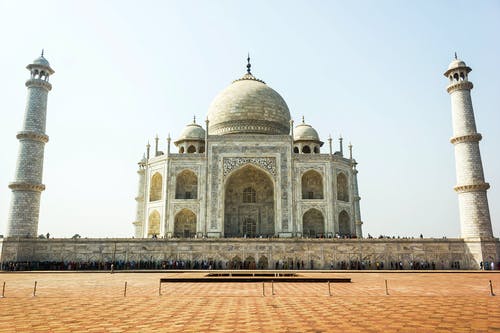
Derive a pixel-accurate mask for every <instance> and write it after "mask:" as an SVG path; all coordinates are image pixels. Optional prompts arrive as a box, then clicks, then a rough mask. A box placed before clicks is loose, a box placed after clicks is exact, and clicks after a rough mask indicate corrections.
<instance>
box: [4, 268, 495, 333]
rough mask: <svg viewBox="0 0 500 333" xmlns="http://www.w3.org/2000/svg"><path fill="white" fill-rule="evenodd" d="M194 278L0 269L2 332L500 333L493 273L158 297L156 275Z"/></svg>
mask: <svg viewBox="0 0 500 333" xmlns="http://www.w3.org/2000/svg"><path fill="white" fill-rule="evenodd" d="M205 273H206V272H204V273H202V274H205ZM197 274H200V273H115V274H109V273H2V274H0V288H1V283H3V281H5V282H6V290H5V298H2V299H0V332H153V331H154V332H212V331H213V332H500V272H498V273H488V272H474V273H424V272H418V273H413V272H411V273H380V272H373V273H365V272H363V273H360V272H349V271H347V272H345V271H344V272H342V273H331V272H328V273H308V272H300V273H299V274H302V275H311V274H321V276H329V277H351V278H352V283H347V284H341V283H338V284H333V283H332V284H331V291H332V296H329V293H328V285H327V284H326V283H274V293H275V295H274V296H273V295H272V290H271V288H272V287H271V283H266V284H265V293H266V296H262V283H258V282H256V283H167V284H163V285H162V288H161V293H162V295H161V296H159V295H158V287H159V279H160V278H161V277H167V276H194V275H197ZM385 280H387V281H388V288H389V295H386V293H385ZM489 280H492V283H493V287H494V289H495V290H496V291H497V294H499V296H491V295H490V288H489ZM34 281H37V291H36V296H35V297H33V287H34ZM125 281H127V285H128V287H127V295H126V297H124V295H123V292H124V285H125Z"/></svg>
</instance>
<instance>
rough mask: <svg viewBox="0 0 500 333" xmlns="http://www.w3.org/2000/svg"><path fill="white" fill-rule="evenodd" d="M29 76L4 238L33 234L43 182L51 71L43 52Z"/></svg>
mask: <svg viewBox="0 0 500 333" xmlns="http://www.w3.org/2000/svg"><path fill="white" fill-rule="evenodd" d="M26 68H27V69H28V70H29V71H30V74H31V75H30V78H29V79H28V81H26V87H28V97H27V101H26V111H25V114H24V125H23V129H22V131H21V132H19V133H17V136H16V137H17V139H18V140H19V153H18V156H17V165H16V175H15V180H14V182H12V183H10V184H9V188H10V189H11V190H12V200H11V205H10V211H9V220H8V222H7V233H6V237H36V236H37V234H38V216H39V213H40V196H41V193H42V191H43V190H45V185H43V184H42V172H43V154H44V147H45V144H46V143H47V142H48V141H49V137H48V136H47V135H46V134H45V122H46V114H47V96H48V93H49V91H50V90H51V89H52V85H51V84H50V83H49V76H50V75H52V74H54V70H53V69H52V68H50V64H49V62H48V61H47V60H46V59H45V58H44V57H43V51H42V55H41V56H40V57H39V58H38V59H36V60H35V61H33V63H32V64H29V65H28V66H27V67H26Z"/></svg>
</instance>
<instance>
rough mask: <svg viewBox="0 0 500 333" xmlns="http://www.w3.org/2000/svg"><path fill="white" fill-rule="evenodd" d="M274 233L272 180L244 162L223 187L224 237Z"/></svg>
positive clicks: (271, 234)
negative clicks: (244, 164)
mask: <svg viewBox="0 0 500 333" xmlns="http://www.w3.org/2000/svg"><path fill="white" fill-rule="evenodd" d="M273 235H274V183H273V181H272V180H271V178H270V177H269V175H268V174H267V173H266V172H264V171H262V170H261V169H259V168H257V167H255V166H253V165H246V166H243V167H242V168H240V169H238V170H236V171H235V172H233V173H232V174H231V175H230V176H229V178H228V180H227V181H226V186H225V200H224V237H259V236H263V237H266V236H273Z"/></svg>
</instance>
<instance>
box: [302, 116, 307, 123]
mask: <svg viewBox="0 0 500 333" xmlns="http://www.w3.org/2000/svg"><path fill="white" fill-rule="evenodd" d="M305 123H306V121H305V120H304V116H302V124H305Z"/></svg>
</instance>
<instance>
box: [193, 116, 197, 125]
mask: <svg viewBox="0 0 500 333" xmlns="http://www.w3.org/2000/svg"><path fill="white" fill-rule="evenodd" d="M193 124H196V115H193Z"/></svg>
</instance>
